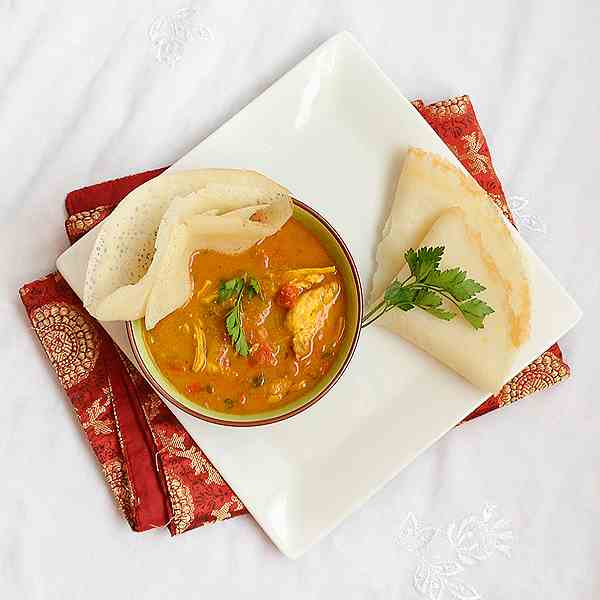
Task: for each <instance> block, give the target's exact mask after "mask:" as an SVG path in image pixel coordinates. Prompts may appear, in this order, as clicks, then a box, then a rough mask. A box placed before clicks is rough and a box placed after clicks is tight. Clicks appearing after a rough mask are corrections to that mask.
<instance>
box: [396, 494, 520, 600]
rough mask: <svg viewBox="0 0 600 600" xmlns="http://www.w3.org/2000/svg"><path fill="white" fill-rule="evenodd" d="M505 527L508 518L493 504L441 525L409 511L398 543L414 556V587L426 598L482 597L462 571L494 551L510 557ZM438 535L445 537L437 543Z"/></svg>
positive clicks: (510, 535)
mask: <svg viewBox="0 0 600 600" xmlns="http://www.w3.org/2000/svg"><path fill="white" fill-rule="evenodd" d="M508 527H509V521H508V520H507V519H504V518H499V517H498V516H497V507H496V506H494V505H492V504H486V505H485V506H484V507H483V509H482V510H481V514H477V513H476V514H472V515H469V516H467V517H464V518H463V519H462V520H460V521H452V522H451V523H449V524H448V525H447V527H446V528H441V529H440V528H436V527H431V526H428V525H423V524H421V523H419V522H418V521H417V518H416V517H415V515H413V514H412V513H409V514H408V516H407V517H406V520H405V521H404V524H403V525H402V527H401V529H400V543H401V545H402V546H403V547H404V548H405V549H406V550H408V551H409V552H412V553H414V554H415V555H416V557H417V563H416V566H415V572H414V574H413V585H414V588H415V590H416V591H417V592H418V593H419V594H420V595H421V596H423V597H424V598H427V600H443V598H444V597H453V598H457V599H458V600H478V599H479V598H482V596H481V595H480V593H479V592H478V591H477V590H476V589H475V588H474V587H473V586H472V585H470V584H469V583H468V582H467V581H466V579H465V576H464V575H462V574H463V573H464V572H465V571H468V569H469V567H472V566H473V565H476V564H477V563H479V562H482V561H484V560H487V559H488V558H490V557H492V556H493V555H494V554H495V553H501V554H504V556H506V557H507V558H510V555H511V546H512V542H513V541H514V535H513V532H512V531H511V530H510V529H508ZM444 533H445V536H443V534H444ZM440 534H442V535H440ZM440 538H444V539H445V541H442V542H441V543H437V544H436V542H438V541H439V540H440Z"/></svg>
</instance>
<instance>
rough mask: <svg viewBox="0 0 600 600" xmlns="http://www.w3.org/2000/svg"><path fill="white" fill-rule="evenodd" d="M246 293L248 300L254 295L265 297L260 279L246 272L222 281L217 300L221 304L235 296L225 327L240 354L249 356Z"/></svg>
mask: <svg viewBox="0 0 600 600" xmlns="http://www.w3.org/2000/svg"><path fill="white" fill-rule="evenodd" d="M244 295H246V297H247V298H248V300H250V299H252V298H254V296H259V297H260V298H263V292H262V288H261V287H260V282H259V281H258V279H256V278H255V277H249V276H248V275H246V274H244V275H243V276H242V277H234V278H233V279H228V280H227V281H221V283H220V285H219V290H218V292H217V302H219V303H220V304H222V303H223V302H226V301H227V300H229V299H230V298H234V303H233V308H232V309H231V310H230V311H229V312H228V313H227V315H226V317H225V329H226V330H227V334H228V335H229V337H230V338H231V343H232V344H233V347H234V348H235V351H236V352H237V353H238V354H239V355H240V356H248V354H249V352H250V349H249V347H248V340H247V339H246V334H245V333H244V311H243V299H244Z"/></svg>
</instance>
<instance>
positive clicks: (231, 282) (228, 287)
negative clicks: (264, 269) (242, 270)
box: [217, 277, 245, 303]
mask: <svg viewBox="0 0 600 600" xmlns="http://www.w3.org/2000/svg"><path fill="white" fill-rule="evenodd" d="M244 285H245V281H244V279H243V278H242V277H234V278H233V279H228V280H227V281H221V283H220V284H219V290H218V291H217V302H219V303H223V302H225V301H226V300H229V298H232V297H235V296H237V295H238V294H239V293H240V292H241V291H242V290H243V288H244Z"/></svg>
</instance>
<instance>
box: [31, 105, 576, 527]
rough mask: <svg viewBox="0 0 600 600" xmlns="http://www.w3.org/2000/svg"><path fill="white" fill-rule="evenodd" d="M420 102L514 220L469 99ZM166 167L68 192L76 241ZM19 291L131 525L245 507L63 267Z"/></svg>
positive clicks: (557, 364) (520, 389) (508, 392)
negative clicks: (83, 300) (76, 289)
mask: <svg viewBox="0 0 600 600" xmlns="http://www.w3.org/2000/svg"><path fill="white" fill-rule="evenodd" d="M414 105H415V107H416V108H417V109H418V110H419V112H420V113H421V114H422V115H423V117H424V118H425V119H426V120H427V122H428V123H429V124H430V125H431V127H432V128H433V129H434V130H435V131H436V133H437V134H438V135H439V136H440V137H441V138H442V139H443V140H444V141H445V142H446V144H447V145H448V146H449V147H450V149H451V150H452V151H453V152H454V154H456V156H457V157H458V158H459V160H460V161H461V162H462V163H463V164H464V165H465V167H466V168H467V169H468V170H469V171H470V172H471V174H472V175H473V176H474V177H475V179H477V181H478V182H479V184H480V185H481V186H482V187H483V188H484V189H485V190H486V191H487V192H488V193H489V195H490V198H491V200H493V201H494V202H496V204H498V206H499V207H500V208H501V209H502V211H503V212H504V214H506V216H507V217H508V218H509V219H510V220H511V221H512V215H511V213H510V209H509V208H508V205H507V203H506V199H505V197H504V193H503V191H502V186H501V185H500V181H499V180H498V178H497V176H496V174H495V172H494V169H493V167H492V161H491V157H490V153H489V149H488V147H487V144H486V141H485V138H484V136H483V132H482V131H481V128H480V127H479V124H478V122H477V118H476V117H475V112H474V110H473V107H472V105H471V102H470V100H469V98H468V97H467V96H461V97H457V98H452V99H450V100H444V101H442V102H436V103H435V104H431V105H427V106H426V105H425V104H424V103H423V102H422V101H420V100H417V101H415V102H414ZM163 170H164V169H157V170H154V171H146V172H145V173H140V174H137V175H131V176H129V177H124V178H122V179H116V180H114V181H107V182H104V183H99V184H97V185H93V186H90V187H87V188H83V189H80V190H76V191H74V192H71V193H70V194H69V195H68V196H67V198H66V207H67V213H68V214H69V218H68V219H67V221H66V229H67V235H68V236H69V240H70V241H71V243H73V242H74V241H75V240H77V239H78V238H79V237H81V236H82V235H83V234H84V233H86V232H87V231H89V230H90V229H91V228H92V227H94V226H95V225H96V224H98V223H99V222H100V221H102V219H104V218H105V217H106V216H107V215H108V214H110V212H111V211H112V209H113V208H114V207H115V206H116V204H118V202H120V201H121V200H122V199H123V198H124V197H125V196H126V195H127V194H128V193H129V192H130V191H131V190H133V189H134V188H136V187H138V186H139V185H141V184H142V183H144V182H145V181H148V180H149V179H152V178H153V177H156V176H157V175H159V174H160V173H162V171H163ZM20 294H21V299H22V301H23V304H24V305H25V309H26V310H27V314H28V315H29V318H30V320H31V324H32V326H33V330H34V332H35V333H36V335H37V336H38V338H39V340H40V342H41V344H42V346H43V348H44V350H45V352H46V354H47V355H48V359H49V360H50V363H51V364H52V368H53V369H54V370H55V372H56V375H57V376H58V379H59V381H60V383H61V385H62V386H63V388H64V390H65V393H66V395H67V397H68V398H69V400H70V402H71V404H72V405H73V409H74V410H75V414H76V416H77V418H78V420H79V422H80V424H81V427H82V428H83V430H84V432H85V435H86V437H87V439H88V442H89V444H90V446H91V447H92V450H93V451H94V453H95V455H96V458H97V459H98V462H99V463H100V466H101V468H102V470H103V472H104V476H105V477H106V480H107V482H108V484H109V486H110V489H111V491H112V493H113V495H114V497H115V499H116V501H117V505H118V506H119V508H120V509H121V511H122V512H123V514H124V515H125V517H126V518H127V520H128V522H129V524H130V525H131V527H132V528H133V529H134V530H135V531H145V530H147V529H151V528H153V527H163V526H165V525H168V527H169V530H170V532H171V533H172V534H173V535H175V534H178V533H182V532H184V531H187V530H189V529H193V528H195V527H198V526H200V525H204V524H206V523H212V522H214V521H221V520H223V519H226V518H228V517H232V516H236V515H239V514H242V513H244V512H246V510H245V508H244V507H243V505H242V504H241V502H240V501H239V499H238V498H237V497H236V495H235V494H234V493H233V491H232V490H231V489H230V488H229V486H228V485H227V484H226V483H225V482H224V481H223V479H222V477H221V475H220V474H219V472H218V471H217V470H216V469H215V468H214V466H213V465H212V464H211V463H210V461H209V460H208V459H207V458H206V456H204V454H203V452H202V450H200V448H199V447H198V446H197V445H196V444H195V443H194V441H193V440H192V438H191V437H190V436H189V434H188V433H187V431H186V430H185V429H184V428H183V427H182V425H181V424H180V423H179V422H178V421H177V419H176V418H175V417H174V416H173V414H172V413H171V411H170V410H169V409H168V408H166V406H165V405H164V404H163V403H162V402H161V400H160V399H159V398H158V396H157V395H156V394H155V393H154V392H153V391H152V390H151V388H150V387H149V385H148V384H147V383H146V382H145V380H144V379H142V377H141V376H140V375H139V373H138V372H137V370H136V369H135V368H134V367H133V366H132V365H131V363H130V362H129V361H128V359H127V358H126V357H125V356H124V355H123V354H122V352H121V351H120V350H119V349H118V348H117V347H116V345H115V344H114V343H113V341H112V340H111V339H110V338H109V337H108V335H107V334H106V332H105V331H104V329H103V328H102V327H101V326H100V325H99V324H98V323H97V321H95V320H94V319H93V318H92V317H91V316H90V315H89V314H88V313H87V312H86V311H85V309H84V308H83V306H82V304H81V301H80V300H79V298H78V297H77V296H76V295H75V293H74V292H73V291H72V290H71V289H70V288H69V286H68V285H67V284H66V282H65V281H64V280H63V279H62V277H61V276H60V275H59V274H58V273H52V274H51V275H48V276H47V277H44V278H43V279H39V280H37V281H34V282H32V283H29V284H27V285H24V286H23V287H22V288H21V290H20ZM569 373H570V371H569V367H568V366H567V365H566V364H565V363H564V362H563V360H562V354H561V352H560V349H559V347H558V345H556V344H555V345H554V346H552V348H550V349H549V350H548V351H546V352H544V354H543V355H542V356H541V357H539V358H538V359H537V360H536V361H534V362H533V363H532V364H531V365H529V366H528V367H526V368H525V369H524V370H523V371H522V372H521V373H519V375H517V376H516V377H515V378H513V379H512V380H511V381H510V382H509V383H507V384H506V385H505V386H504V387H503V388H502V390H501V391H500V393H498V394H497V395H495V396H492V397H490V398H489V399H488V400H486V401H485V402H484V403H483V404H482V405H481V406H480V407H479V408H478V409H477V410H475V411H474V412H473V413H472V414H471V415H469V417H467V419H471V418H473V417H476V416H478V415H481V414H484V413H486V412H489V411H491V410H493V409H495V408H498V407H500V406H503V405H504V404H509V403H510V402H514V401H516V400H519V399H520V398H523V397H525V396H527V395H528V394H531V393H532V392H535V391H536V390H539V389H542V388H546V387H548V386H550V385H553V384H555V383H558V382H559V381H561V380H562V379H565V378H566V377H568V376H569Z"/></svg>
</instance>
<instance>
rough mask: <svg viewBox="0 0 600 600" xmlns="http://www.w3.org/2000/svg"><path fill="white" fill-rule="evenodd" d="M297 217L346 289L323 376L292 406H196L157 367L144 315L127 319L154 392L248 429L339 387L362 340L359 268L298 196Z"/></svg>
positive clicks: (291, 412)
mask: <svg viewBox="0 0 600 600" xmlns="http://www.w3.org/2000/svg"><path fill="white" fill-rule="evenodd" d="M294 217H295V218H296V219H297V220H298V221H300V222H301V223H302V224H303V225H304V226H305V227H306V228H307V229H309V230H310V231H311V232H312V233H314V234H315V235H316V236H317V237H318V238H319V240H320V241H321V243H322V244H323V245H324V246H325V248H326V249H327V251H328V252H329V255H330V256H331V257H332V258H333V260H334V262H335V264H336V266H337V267H338V272H339V274H340V276H341V278H342V280H343V282H344V291H345V293H346V307H347V311H346V329H345V332H344V337H343V339H342V342H341V345H340V348H339V351H338V354H337V356H336V359H335V362H334V363H333V364H332V365H331V367H330V369H329V371H328V372H327V373H326V374H325V375H324V376H323V378H322V379H321V380H320V381H319V382H318V383H317V384H316V385H315V386H314V387H312V388H311V389H310V390H308V391H307V393H306V394H304V395H303V396H301V397H299V398H296V399H295V400H293V401H292V402H290V403H289V404H284V405H282V406H278V407H276V408H273V409H271V410H267V411H263V412H259V413H255V414H245V415H234V414H231V413H227V412H220V411H216V410H212V409H209V408H206V407H205V406H202V405H200V404H196V403H195V402H194V401H193V400H191V399H190V398H188V397H186V396H185V395H184V394H182V393H181V392H180V391H178V390H177V389H176V388H175V386H174V385H173V384H172V383H171V382H170V381H169V379H168V378H167V377H166V376H165V375H164V374H163V373H162V372H161V371H160V370H159V369H158V367H157V366H156V364H155V362H154V360H153V358H152V355H151V353H150V351H149V350H148V348H147V346H146V342H145V337H144V332H143V328H144V323H143V319H139V320H137V321H130V322H128V323H127V333H128V335H129V341H130V343H131V347H132V349H133V353H134V355H135V358H136V360H137V363H138V366H139V368H140V369H141V371H142V373H143V374H144V376H145V377H146V379H147V380H148V382H149V383H150V385H151V386H152V387H153V388H154V390H155V391H156V392H157V393H158V394H159V395H160V396H161V397H162V398H163V399H164V400H166V401H167V402H170V403H171V404H173V405H175V406H176V407H177V408H180V409H181V410H184V411H185V412H187V413H189V414H191V415H193V416H195V417H198V418H199V419H203V420H205V421H210V422H211V423H217V424H219V425H228V426H233V427H250V426H255V425H266V424H269V423H275V422H276V421H282V420H283V419H289V418H290V417H292V416H294V415H297V414H298V413H300V412H302V411H303V410H306V409H307V408H309V407H310V406H312V405H313V404H315V403H316V402H318V401H319V400H323V398H324V397H325V396H326V394H327V392H328V391H329V390H330V389H331V388H332V387H333V386H334V385H335V383H336V381H338V379H339V378H340V377H341V376H342V374H343V372H344V371H345V369H346V367H347V366H348V364H349V362H350V360H351V359H352V356H353V354H354V350H355V348H356V345H357V343H358V337H359V334H360V322H361V319H362V313H363V295H362V287H361V283H360V276H359V274H358V269H357V268H356V264H355V263H354V259H353V258H352V255H351V254H350V251H349V250H348V248H347V246H346V244H345V243H344V241H343V240H342V238H341V237H340V235H339V233H338V232H337V231H336V230H335V229H334V228H333V226H332V225H331V224H330V223H329V222H328V221H327V220H326V219H325V218H324V217H323V216H321V215H320V214H319V213H318V212H317V211H316V210H314V209H313V208H311V207H309V206H307V205H306V204H304V203H303V202H300V201H299V200H294Z"/></svg>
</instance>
